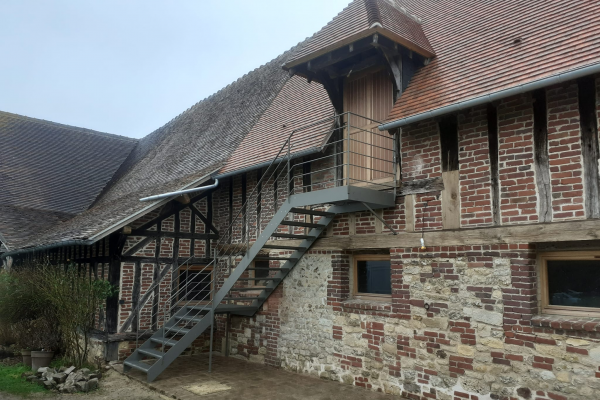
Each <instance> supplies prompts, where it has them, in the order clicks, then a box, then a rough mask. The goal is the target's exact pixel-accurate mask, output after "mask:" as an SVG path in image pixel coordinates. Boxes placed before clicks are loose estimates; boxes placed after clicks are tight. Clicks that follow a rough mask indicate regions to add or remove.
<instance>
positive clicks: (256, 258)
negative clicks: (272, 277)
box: [254, 256, 299, 261]
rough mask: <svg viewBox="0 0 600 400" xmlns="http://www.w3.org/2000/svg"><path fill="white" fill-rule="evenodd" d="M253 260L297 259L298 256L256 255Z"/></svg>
mask: <svg viewBox="0 0 600 400" xmlns="http://www.w3.org/2000/svg"><path fill="white" fill-rule="evenodd" d="M254 259H255V260H260V261H287V260H297V259H299V257H271V256H256V257H254Z"/></svg>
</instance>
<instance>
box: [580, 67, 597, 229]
mask: <svg viewBox="0 0 600 400" xmlns="http://www.w3.org/2000/svg"><path fill="white" fill-rule="evenodd" d="M577 83H578V88H579V123H580V126H581V152H582V156H583V178H584V181H583V182H584V192H585V214H586V216H587V217H588V218H599V217H600V183H599V182H598V181H599V179H600V174H599V173H598V161H599V159H600V149H599V147H598V121H597V116H596V90H595V87H596V85H595V82H594V77H593V76H590V77H586V78H582V79H579V80H578V81H577Z"/></svg>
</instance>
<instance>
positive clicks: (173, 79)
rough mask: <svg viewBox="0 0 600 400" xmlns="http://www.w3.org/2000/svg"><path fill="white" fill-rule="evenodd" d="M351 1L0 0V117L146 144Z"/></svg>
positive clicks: (310, 31)
mask: <svg viewBox="0 0 600 400" xmlns="http://www.w3.org/2000/svg"><path fill="white" fill-rule="evenodd" d="M349 2H350V0H301V1H285V0H280V1H274V0H254V1H242V0H229V1H222V0H219V1H214V0H213V1H209V0H162V1H159V0H118V1H117V0H1V1H0V110H2V111H8V112H12V113H16V114H22V115H26V116H30V117H35V118H41V119H46V120H50V121H54V122H60V123H63V124H68V125H75V126H81V127H84V128H89V129H95V130H98V131H102V132H109V133H115V134H119V135H125V136H131V137H143V136H145V135H147V134H148V133H150V132H152V131H153V130H155V129H157V128H159V127H160V126H162V125H164V124H165V123H166V122H168V121H169V120H170V119H172V118H173V117H175V116H176V115H178V114H179V113H181V112H182V111H184V110H185V109H187V108H188V107H190V106H191V105H193V104H195V103H197V102H198V101H200V100H202V99H203V98H205V97H207V96H209V95H210V94H212V93H214V92H215V91H217V90H219V89H220V88H222V87H224V86H226V85H227V84H229V83H230V82H232V81H234V80H236V79H237V78H239V77H241V76H242V75H244V74H245V73H247V72H248V71H250V70H252V69H254V68H256V67H259V66H260V65H262V64H264V63H266V62H268V61H269V60H271V59H273V58H275V57H276V56H277V55H279V54H281V53H282V52H284V51H286V50H287V49H289V48H290V47H292V46H294V45H295V44H297V43H298V42H299V41H301V40H303V39H304V38H305V37H307V36H310V35H312V34H313V33H314V32H316V31H317V30H319V29H320V28H321V27H322V26H323V25H325V24H326V23H327V22H329V21H330V20H331V19H332V18H333V17H334V16H335V15H336V14H337V13H338V12H340V11H341V10H342V9H343V8H344V7H345V6H346V5H347V4H348V3H349Z"/></svg>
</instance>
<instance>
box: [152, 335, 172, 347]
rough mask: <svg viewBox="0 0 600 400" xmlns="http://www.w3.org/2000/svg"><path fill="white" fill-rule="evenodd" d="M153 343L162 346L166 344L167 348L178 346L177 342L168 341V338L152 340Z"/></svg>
mask: <svg viewBox="0 0 600 400" xmlns="http://www.w3.org/2000/svg"><path fill="white" fill-rule="evenodd" d="M150 340H151V341H153V342H154V343H160V344H164V345H166V346H175V345H176V344H177V340H173V339H166V338H164V339H163V338H158V337H157V338H150Z"/></svg>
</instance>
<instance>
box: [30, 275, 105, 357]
mask: <svg viewBox="0 0 600 400" xmlns="http://www.w3.org/2000/svg"><path fill="white" fill-rule="evenodd" d="M37 270H38V276H37V278H38V279H37V280H36V286H37V292H38V293H39V294H40V295H41V297H42V298H43V299H44V302H46V303H48V304H49V305H50V306H51V307H50V309H52V310H53V313H54V318H55V320H56V322H57V323H58V326H59V327H60V334H61V340H62V345H63V352H64V355H65V358H66V360H68V361H69V362H71V363H73V364H75V366H77V367H81V366H82V365H83V364H84V363H85V361H86V360H87V354H88V349H89V343H90V333H91V332H92V330H93V329H94V327H95V320H96V312H97V311H98V310H99V309H100V308H103V307H104V305H105V303H106V299H107V298H108V297H110V296H112V295H114V294H115V292H116V291H115V290H114V289H113V287H112V285H110V283H108V282H107V281H104V280H95V279H91V278H90V277H88V276H86V275H85V274H83V273H80V272H79V270H78V268H77V267H76V266H75V265H72V264H71V265H67V266H66V267H56V266H53V265H48V264H46V265H42V266H39V267H38V269H37Z"/></svg>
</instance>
